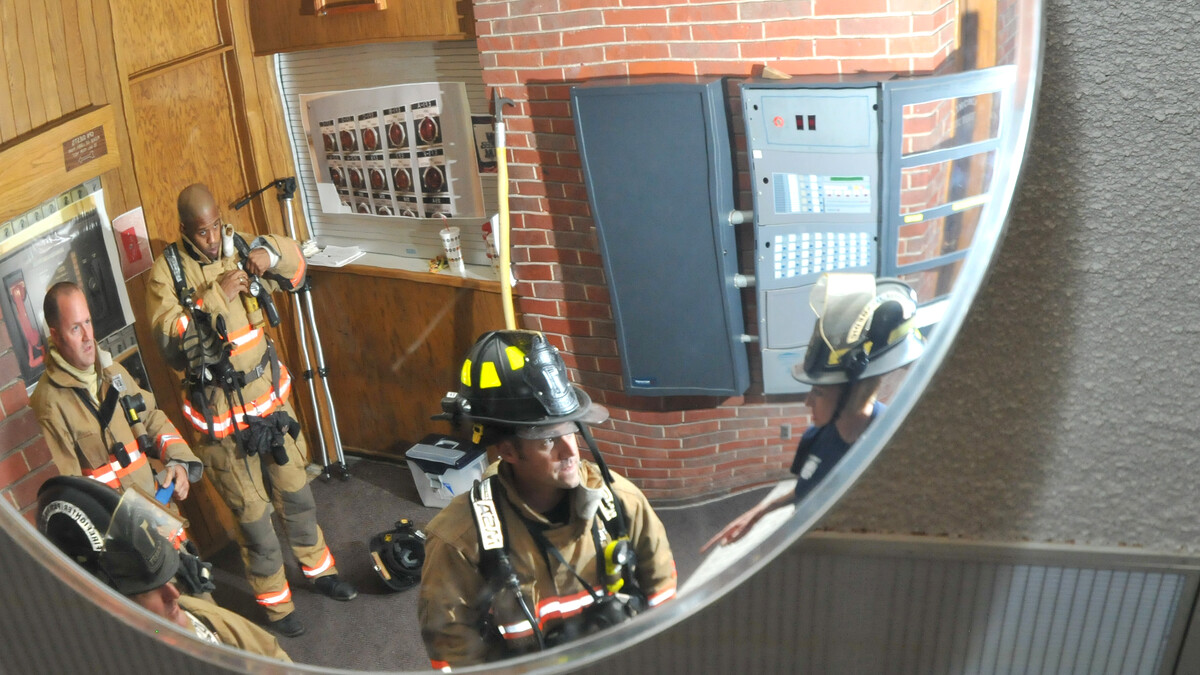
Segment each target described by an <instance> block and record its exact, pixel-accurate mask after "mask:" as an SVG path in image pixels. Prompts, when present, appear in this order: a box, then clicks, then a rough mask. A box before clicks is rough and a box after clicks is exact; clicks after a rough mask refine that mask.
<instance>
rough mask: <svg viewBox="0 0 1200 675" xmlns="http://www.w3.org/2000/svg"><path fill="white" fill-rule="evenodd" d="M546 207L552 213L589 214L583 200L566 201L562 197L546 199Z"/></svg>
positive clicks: (589, 211) (589, 210)
mask: <svg viewBox="0 0 1200 675" xmlns="http://www.w3.org/2000/svg"><path fill="white" fill-rule="evenodd" d="M546 201H547V207H548V208H549V209H550V210H551V211H552V212H554V213H560V214H567V215H576V216H587V215H591V213H592V212H591V209H590V208H588V204H587V202H585V201H567V200H562V199H548V200H546Z"/></svg>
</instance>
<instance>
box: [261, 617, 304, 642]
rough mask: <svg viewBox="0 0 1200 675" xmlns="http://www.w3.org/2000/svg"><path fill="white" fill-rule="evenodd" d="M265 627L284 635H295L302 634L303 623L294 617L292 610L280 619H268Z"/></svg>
mask: <svg viewBox="0 0 1200 675" xmlns="http://www.w3.org/2000/svg"><path fill="white" fill-rule="evenodd" d="M267 628H270V629H271V630H273V631H275V632H276V633H279V634H280V635H282V636H284V637H296V636H297V635H304V624H302V623H300V619H297V618H296V613H295V612H292V613H291V614H288V615H287V616H285V617H283V618H282V619H278V620H275V621H268V622H267Z"/></svg>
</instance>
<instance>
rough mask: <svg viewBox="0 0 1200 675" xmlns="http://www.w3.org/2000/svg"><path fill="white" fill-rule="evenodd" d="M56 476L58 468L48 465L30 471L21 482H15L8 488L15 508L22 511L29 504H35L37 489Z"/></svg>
mask: <svg viewBox="0 0 1200 675" xmlns="http://www.w3.org/2000/svg"><path fill="white" fill-rule="evenodd" d="M57 475H58V468H56V467H55V466H54V465H53V464H48V465H46V466H45V467H42V468H41V469H37V470H35V471H31V472H30V473H29V474H28V475H26V476H25V477H24V478H22V479H21V480H19V481H17V482H16V483H14V484H13V485H12V487H11V488H9V493H10V494H12V496H13V499H14V500H15V501H16V502H17V508H19V509H23V508H25V507H27V506H29V505H30V504H35V503H37V491H38V488H40V487H41V486H42V483H45V482H46V480H47V479H50V478H53V477H54V476H57Z"/></svg>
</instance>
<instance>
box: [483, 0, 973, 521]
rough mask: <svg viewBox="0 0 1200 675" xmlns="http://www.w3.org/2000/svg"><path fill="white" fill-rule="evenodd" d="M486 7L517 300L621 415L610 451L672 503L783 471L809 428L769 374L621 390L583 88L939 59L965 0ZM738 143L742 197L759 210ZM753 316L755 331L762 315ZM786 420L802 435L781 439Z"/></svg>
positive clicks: (554, 1)
mask: <svg viewBox="0 0 1200 675" xmlns="http://www.w3.org/2000/svg"><path fill="white" fill-rule="evenodd" d="M474 8H475V11H474V13H475V19H476V33H477V36H478V45H479V51H480V59H481V62H482V64H483V68H484V82H485V84H487V85H488V86H490V87H492V88H498V89H499V90H500V93H501V94H502V95H503V96H505V97H508V98H511V99H513V100H514V101H515V102H516V104H517V105H516V107H515V108H508V109H506V110H505V118H506V121H507V122H508V129H509V135H508V144H509V147H510V152H509V176H510V179H511V181H512V183H511V192H512V198H511V202H510V208H511V212H512V228H513V231H512V244H513V262H514V264H515V266H516V275H517V277H518V279H519V280H520V283H519V285H518V288H517V289H516V290H517V294H518V295H519V296H520V300H519V307H518V309H519V311H520V312H521V314H522V315H523V316H524V322H525V327H527V328H533V329H537V330H541V331H544V332H545V333H547V334H548V335H549V336H550V338H551V340H552V341H553V342H555V343H556V344H557V346H558V347H559V348H560V349H562V350H563V353H564V357H565V358H566V360H567V364H568V366H569V367H570V368H571V369H572V374H573V378H574V379H575V381H576V382H578V383H580V384H581V385H583V386H584V387H586V388H587V389H588V391H589V392H590V393H591V394H593V396H594V397H595V398H596V399H597V400H599V401H601V402H603V403H605V404H606V405H607V406H609V408H610V410H611V411H612V414H613V420H612V422H610V423H606V424H604V425H602V428H599V429H597V430H596V434H595V435H596V438H597V441H598V443H599V444H600V446H601V450H602V451H603V452H604V453H605V457H606V458H607V459H608V460H609V462H610V464H612V466H613V467H614V468H617V469H618V470H619V471H621V472H622V473H624V474H625V475H627V476H629V477H631V478H633V479H634V480H636V481H637V482H638V484H639V485H641V486H642V487H643V489H644V490H645V491H646V493H647V495H648V496H650V497H651V498H652V499H656V500H659V501H688V500H694V499H698V498H701V497H705V496H710V495H717V494H723V493H728V492H731V491H735V490H738V489H741V488H745V487H749V486H753V485H758V484H762V483H765V482H768V481H771V480H774V479H777V478H778V477H779V476H780V475H782V474H783V472H784V470H785V469H786V467H787V466H788V465H789V464H790V462H791V457H792V454H793V452H794V450H795V444H796V438H798V436H799V433H800V432H801V431H802V430H803V429H804V428H805V426H807V424H808V417H807V409H806V408H805V406H804V405H803V400H802V397H795V396H792V397H778V396H773V397H770V398H767V397H765V396H763V395H762V394H761V390H762V388H761V385H759V384H757V383H756V384H754V385H752V387H751V389H750V391H749V392H748V393H747V394H746V395H745V396H744V397H734V398H729V399H718V398H705V397H662V398H642V397H630V396H625V395H624V394H623V393H622V387H623V384H622V382H621V375H620V373H621V367H620V360H619V354H618V353H617V343H616V339H615V335H616V332H615V327H614V323H613V317H612V310H611V306H610V303H609V295H608V289H607V286H606V282H605V279H604V272H603V269H602V264H601V260H600V257H599V255H598V253H597V250H598V249H597V246H596V238H595V234H594V230H593V225H592V220H591V218H590V215H589V209H588V203H587V193H586V190H585V187H584V184H583V177H582V174H581V170H580V159H579V155H578V153H577V151H576V146H575V138H574V123H573V121H572V119H571V114H570V103H569V86H570V85H571V84H572V83H575V82H579V81H583V80H588V79H592V78H598V77H611V76H627V75H628V76H638V75H651V74H676V75H701V76H703V75H723V76H729V77H731V78H744V77H748V76H751V75H753V74H755V71H756V69H757V68H758V67H760V66H761V65H768V66H770V67H771V68H774V69H776V70H779V71H782V72H785V73H788V74H793V75H810V74H848V73H856V72H878V73H893V72H900V73H909V72H923V71H933V70H935V69H936V68H937V66H938V65H939V64H941V63H942V62H943V61H944V60H945V59H946V57H947V56H948V55H949V54H950V53H951V51H952V50H953V47H954V43H955V40H956V35H955V26H956V22H955V17H956V13H957V11H958V6H957V2H956V0H946V1H941V0H798V1H788V0H781V1H772V2H749V1H747V2H736V1H725V2H704V1H699V0H696V1H691V2H689V1H687V0H625V1H624V2H612V1H608V2H605V1H602V0H475V3H474ZM731 91H735V89H734V88H733V86H732V84H731ZM732 108H733V109H734V110H736V106H732ZM738 123H739V122H738V120H736V119H735V120H734V128H735V129H736V128H737V125H738ZM738 146H739V150H740V151H741V152H743V154H742V155H741V156H740V157H739V158H738V162H739V166H740V171H741V176H740V177H739V179H740V180H739V184H740V185H741V186H742V189H743V194H742V195H741V196H740V198H739V201H740V208H750V198H749V194H748V192H745V190H746V187H747V185H748V171H747V169H746V166H747V164H746V159H745V156H744V143H742V142H741V141H740V139H739V142H738ZM749 234H750V233H749V232H748V231H743V232H741V233H739V236H740V237H741V238H742V239H744V240H748V239H747V238H748V236H749ZM743 269H749V266H748V265H746V266H744V267H743ZM744 297H745V298H747V299H748V300H752V298H753V295H752V294H750V293H747V294H746V295H745V296H744ZM747 318H748V321H747V327H748V331H749V332H754V325H755V322H754V320H753V313H752V311H750V310H748V311H747ZM750 355H751V367H752V369H754V370H757V363H756V359H755V358H754V357H755V351H754V350H753V349H752V350H751V354H750ZM784 424H790V425H792V429H793V437H792V438H790V439H783V438H781V426H782V425H784Z"/></svg>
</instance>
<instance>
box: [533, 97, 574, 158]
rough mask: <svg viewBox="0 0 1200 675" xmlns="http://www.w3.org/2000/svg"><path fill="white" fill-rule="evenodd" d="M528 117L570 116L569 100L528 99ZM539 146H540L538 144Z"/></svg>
mask: <svg viewBox="0 0 1200 675" xmlns="http://www.w3.org/2000/svg"><path fill="white" fill-rule="evenodd" d="M529 116H530V117H567V118H569V117H570V116H571V104H570V102H569V101H530V102H529ZM539 147H542V146H541V145H540V144H539Z"/></svg>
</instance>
